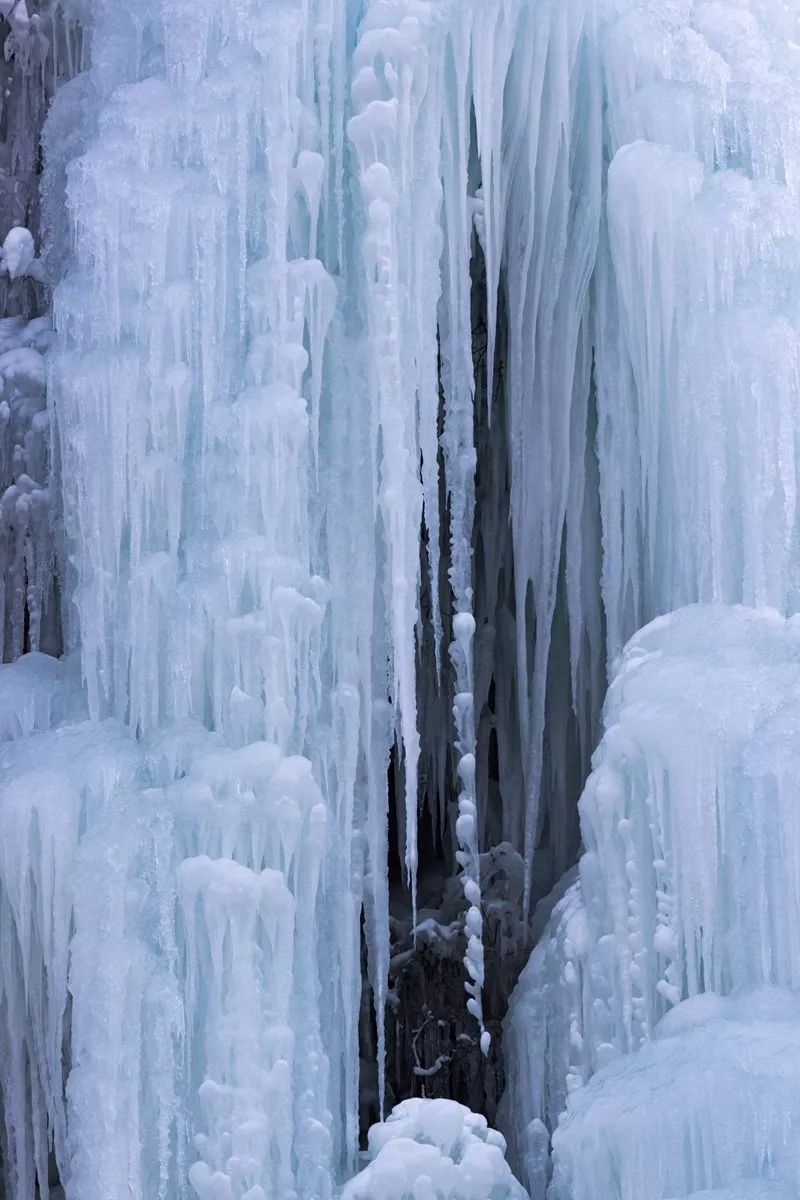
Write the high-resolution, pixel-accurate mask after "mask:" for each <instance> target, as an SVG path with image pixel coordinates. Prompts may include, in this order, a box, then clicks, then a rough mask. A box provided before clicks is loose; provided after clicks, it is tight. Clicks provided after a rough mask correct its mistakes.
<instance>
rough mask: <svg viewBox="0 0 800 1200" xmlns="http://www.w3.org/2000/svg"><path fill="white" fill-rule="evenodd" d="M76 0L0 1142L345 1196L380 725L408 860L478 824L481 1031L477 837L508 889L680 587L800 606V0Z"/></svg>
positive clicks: (411, 867)
mask: <svg viewBox="0 0 800 1200" xmlns="http://www.w3.org/2000/svg"><path fill="white" fill-rule="evenodd" d="M66 7H67V8H70V9H71V10H73V15H74V16H76V17H77V18H78V19H79V20H80V21H81V22H82V24H83V33H84V39H85V40H84V47H85V55H86V69H85V70H84V71H82V72H81V73H79V74H77V75H76V76H75V78H74V79H72V80H71V81H70V82H69V83H68V84H65V85H64V86H63V87H62V88H60V90H59V91H58V93H57V95H56V97H55V100H54V103H53V105H52V108H51V111H50V114H49V117H48V121H47V125H46V127H45V132H44V149H45V176H44V182H43V196H44V220H43V228H44V229H45V231H46V240H47V245H46V246H45V255H44V261H45V264H46V265H47V268H48V270H49V271H50V275H51V282H53V283H54V284H56V286H55V290H54V302H53V307H54V319H55V328H56V330H57V336H56V344H55V346H54V348H53V349H52V350H51V351H50V353H49V356H48V363H49V368H48V369H49V380H48V401H47V403H48V408H47V417H48V419H47V420H45V419H44V418H43V415H42V414H43V408H42V404H43V401H42V389H41V381H40V379H39V377H38V375H37V374H36V372H35V371H34V370H33V367H32V366H31V363H33V359H31V358H30V355H28V358H27V359H26V360H25V361H26V362H27V363H28V367H27V368H26V372H27V373H26V374H24V378H21V379H20V377H19V376H18V375H17V374H15V373H14V370H12V369H11V366H9V365H8V364H5V366H4V364H3V361H2V359H1V358H0V379H2V382H3V387H4V388H5V389H6V390H7V391H8V396H5V395H4V398H3V400H2V402H1V403H0V416H2V414H4V413H5V412H6V408H7V409H8V413H9V414H10V415H9V417H8V418H6V417H3V420H4V421H5V425H4V430H5V431H6V432H5V433H4V434H3V436H4V437H5V438H6V442H4V443H3V446H4V450H3V453H4V458H3V460H2V469H3V471H4V473H5V474H4V480H3V484H4V486H9V487H10V486H13V487H16V488H17V489H18V491H19V489H20V487H21V486H23V484H22V476H23V475H24V476H25V478H26V479H30V480H31V481H32V482H31V489H30V494H31V495H34V496H35V495H39V494H40V493H45V492H46V496H47V505H46V511H47V513H48V520H47V523H46V528H45V529H44V530H43V532H42V533H41V536H40V533H39V532H38V526H37V525H36V524H35V521H34V520H33V517H31V526H30V529H31V531H32V532H31V533H30V534H28V533H25V535H24V537H22V536H21V534H20V527H19V526H18V525H15V524H14V522H13V521H12V522H11V524H10V525H9V524H8V521H7V520H6V509H5V508H3V509H2V513H3V521H4V522H5V523H4V524H3V526H2V537H3V539H4V540H3V541H2V543H1V544H0V554H2V555H3V569H4V571H5V572H6V575H8V572H9V571H10V570H12V567H11V566H9V563H10V562H11V556H13V555H16V556H17V558H16V559H14V562H21V563H22V566H20V567H19V568H18V569H17V568H16V567H15V568H13V570H15V571H16V574H15V575H13V578H14V579H15V580H16V581H17V582H16V583H15V585H14V587H15V589H16V590H12V591H11V592H9V591H6V593H5V594H4V597H3V604H4V608H3V609H2V611H3V613H4V619H5V647H6V651H7V657H9V658H15V657H16V655H17V654H18V652H19V650H20V649H22V648H27V647H28V646H30V648H31V650H32V651H33V652H31V653H28V654H25V655H23V656H22V657H20V658H17V659H16V661H14V662H11V663H8V664H7V665H4V666H3V667H2V668H0V698H2V709H0V732H1V733H2V736H3V739H4V740H3V745H2V747H1V748H0V768H2V781H1V782H0V812H2V820H3V834H2V839H1V840H0V948H2V960H3V972H2V975H1V976H0V1089H2V1101H3V1129H2V1163H3V1169H4V1171H5V1174H6V1177H7V1180H8V1181H9V1183H8V1186H9V1187H10V1192H11V1195H12V1196H13V1198H14V1200H33V1197H34V1195H35V1194H36V1192H37V1188H38V1194H40V1195H41V1196H42V1197H44V1198H45V1200H46V1197H47V1195H48V1172H49V1168H50V1165H51V1164H50V1162H49V1159H50V1158H51V1152H52V1155H53V1156H54V1158H55V1163H56V1165H57V1168H58V1173H59V1176H60V1178H61V1180H62V1183H63V1185H64V1188H65V1191H66V1195H67V1197H68V1200H122V1198H123V1197H129V1196H133V1197H134V1198H135V1200H139V1198H140V1197H142V1198H143V1197H148V1198H150V1197H153V1198H155V1197H158V1200H175V1198H177V1197H184V1196H188V1195H190V1194H192V1193H194V1194H196V1195H197V1196H199V1197H200V1198H201V1200H219V1198H221V1197H224V1198H225V1200H228V1198H230V1200H290V1198H292V1197H297V1198H298V1200H301V1198H305V1200H324V1198H325V1197H327V1196H330V1195H331V1194H332V1192H333V1189H334V1186H335V1184H336V1182H337V1181H338V1180H340V1179H341V1178H343V1177H344V1176H345V1175H346V1174H347V1173H348V1172H351V1171H352V1169H353V1167H354V1165H355V1161H356V1153H357V1145H358V1012H359V998H360V993H361V944H360V939H361V925H362V913H363V914H364V928H365V933H366V941H367V948H368V963H369V975H370V983H371V987H372V991H373V994H374V997H375V1001H376V1012H377V1018H378V1019H377V1029H378V1049H379V1060H380V1063H379V1066H380V1064H382V1060H383V1053H384V1046H383V1021H382V1012H383V1008H384V1006H385V1004H386V1002H387V976H388V969H389V952H390V947H389V884H388V874H387V861H388V854H389V847H388V837H389V823H388V805H389V794H388V778H387V767H388V765H389V761H390V753H391V751H392V748H393V746H396V747H397V748H398V751H399V761H400V764H401V770H400V777H401V778H402V781H403V789H401V795H400V796H399V797H398V804H399V807H400V809H401V811H402V813H403V814H404V822H403V823H402V828H401V833H400V836H401V841H402V849H401V856H402V857H403V858H404V861H405V865H406V869H407V874H408V882H409V885H410V890H411V893H412V896H413V897H414V903H415V878H416V870H417V866H418V862H417V858H418V855H417V819H418V808H419V806H420V802H421V801H422V800H424V802H425V804H426V805H427V807H428V809H429V811H430V813H431V816H432V819H433V820H434V821H435V822H436V824H437V826H438V827H439V828H440V829H445V830H446V831H447V836H451V834H450V831H451V830H452V837H453V838H454V840H455V845H454V855H455V859H456V860H457V862H458V864H459V867H460V870H461V873H462V875H463V884H464V892H465V896H466V900H467V910H466V930H465V932H466V952H465V974H466V979H465V986H466V989H467V993H468V996H467V1001H466V1002H467V1004H468V1007H469V1010H470V1012H471V1013H472V1014H473V1015H474V1017H475V1018H476V1037H477V1038H478V1039H479V1040H480V1045H481V1049H482V1050H483V1052H484V1054H489V1053H490V1052H492V1050H491V1039H490V1035H489V1032H488V1030H486V1029H485V1028H484V1020H483V1007H482V999H481V994H482V986H483V982H484V961H483V955H484V950H483V942H482V935H483V916H482V912H481V887H480V872H479V849H481V848H485V847H486V846H487V845H488V844H489V843H490V842H500V841H506V842H509V843H511V845H512V846H515V847H516V848H517V849H518V850H519V851H520V853H521V854H522V855H523V856H524V861H525V891H524V898H523V912H522V913H521V914H520V919H521V920H526V919H527V917H528V914H529V912H530V910H531V906H532V902H533V901H534V900H535V899H536V898H538V896H539V895H540V894H541V891H542V890H543V888H546V887H548V886H549V885H550V883H552V882H553V880H554V879H555V878H557V877H558V876H559V875H560V874H561V873H562V872H563V871H564V870H565V869H566V868H567V867H568V866H569V865H570V863H571V862H572V861H573V860H574V855H575V851H576V849H577V841H578V830H577V821H576V817H575V813H574V805H575V799H576V794H577V785H579V783H580V776H581V773H582V771H583V769H584V766H585V764H586V762H587V759H588V755H589V753H590V751H591V748H592V744H593V741H594V738H595V734H596V730H597V725H598V718H599V708H600V704H601V701H602V697H603V692H604V687H605V678H606V663H607V661H610V660H611V659H613V658H614V656H616V654H617V653H618V652H619V650H620V649H621V647H622V646H623V645H624V643H625V642H626V640H627V639H628V637H629V636H630V635H631V634H632V633H633V632H634V631H635V630H636V629H637V628H638V627H639V626H640V625H642V624H643V623H644V622H645V621H646V620H648V619H649V618H650V617H651V616H653V615H654V614H656V613H659V612H665V611H668V610H671V609H673V608H675V607H676V606H678V605H680V604H683V603H687V602H692V601H699V600H702V601H710V600H713V601H718V600H721V601H724V602H728V603H731V602H744V603H750V604H764V603H770V604H773V605H774V606H776V607H777V608H779V609H781V610H784V611H786V610H788V609H791V608H792V607H794V605H795V602H796V598H797V587H798V584H800V579H798V578H796V575H797V566H798V556H797V552H796V551H797V529H796V500H797V476H798V471H797V461H796V456H797V448H796V447H797V433H798V424H800V421H798V417H797V404H796V401H797V394H798V380H797V368H798V363H797V345H798V341H797V330H798V325H799V324H800V306H798V297H797V295H796V289H794V288H793V286H792V284H791V275H792V270H793V269H794V268H795V267H797V266H800V262H798V259H800V218H798V216H797V213H798V212H799V211H800V209H798V206H797V199H798V191H800V143H798V142H797V141H796V140H795V141H794V142H793V141H792V137H791V132H792V130H795V129H796V128H797V127H798V118H799V117H800V101H799V100H798V92H797V88H796V85H793V84H792V82H791V81H792V80H793V79H795V78H796V77H797V73H798V62H797V56H798V51H797V45H798V43H800V28H798V18H797V16H792V15H791V14H790V13H789V12H788V11H787V10H786V8H785V7H781V6H780V5H778V4H777V3H775V4H770V3H767V0H751V3H750V4H749V5H745V4H744V3H742V4H740V5H735V4H734V3H733V0H713V2H707V3H705V2H703V3H701V2H698V3H694V4H693V3H692V0H675V2H674V3H670V4H664V3H661V2H660V0H654V2H653V3H650V2H649V0H474V2H473V0H468V2H465V0H437V2H434V0H370V2H369V3H367V4H366V5H360V4H349V3H346V2H345V0H308V3H307V4H305V5H303V6H298V5H297V4H295V3H294V2H293V0H270V2H269V3H265V2H264V0H232V2H230V3H220V2H219V0H143V2H142V3H140V4H139V5H137V6H132V5H130V4H129V3H128V2H127V0H107V3H105V4H103V5H97V6H95V5H92V4H90V3H78V0H71V3H70V4H68V5H66ZM362 9H363V11H362ZM0 10H1V6H0ZM759 21H760V22H761V23H760V24H759ZM501 98H502V103H501ZM478 284H479V286H478ZM476 297H478V298H479V299H481V305H480V308H481V311H480V312H477V313H476V307H477V305H476ZM484 325H485V331H486V336H485V342H486V345H485V352H484V353H482V354H480V355H479V354H477V353H476V341H477V340H479V339H477V338H476V330H477V329H479V328H481V327H483V326H484ZM12 332H13V336H14V337H15V338H16V339H17V340H16V341H15V343H14V345H15V347H16V349H14V351H13V353H14V354H16V355H17V358H16V359H15V360H14V362H15V363H16V362H21V361H22V360H21V359H20V358H19V355H20V353H21V350H20V347H21V348H22V349H31V348H33V350H34V352H35V353H36V354H37V355H38V354H39V349H44V348H45V342H46V340H47V335H46V331H45V330H43V328H41V327H39V326H36V327H35V328H27V329H25V330H22V329H21V328H19V329H18V328H17V327H15V329H14V330H13V331H9V336H11V333H12ZM3 336H4V337H5V334H4V335H3ZM37 339H38V340H37ZM37 347H38V348H37ZM35 365H36V371H38V370H39V365H38V360H37V364H35ZM754 397H755V398H756V400H757V402H754V401H753V398H754ZM4 405H5V407H3V406H4ZM476 431H477V432H476ZM47 434H49V435H50V436H49V439H48V438H47V437H46V435H47ZM48 444H49V450H48ZM479 451H480V455H479ZM481 456H482V457H481ZM9 463H10V464H12V466H13V464H16V465H15V466H13V471H12V466H8V464H9ZM476 464H479V465H480V471H479V473H478V476H477V479H476ZM23 468H24V470H23ZM10 471H11V472H12V474H11V475H9V472H10ZM14 471H15V472H16V474H14V473H13V472H14ZM45 475H46V476H47V478H45ZM6 476H8V478H6ZM34 477H35V478H34ZM34 484H35V485H36V486H35V487H34ZM24 487H28V484H27V483H25V484H24ZM476 493H477V503H476ZM506 493H508V494H509V495H510V513H509V507H508V504H507V502H506V501H505V497H506ZM7 494H8V493H7ZM15 502H16V501H15ZM4 503H5V501H4ZM22 508H23V509H24V510H25V511H26V512H30V513H33V511H34V508H35V503H34V501H33V500H31V502H30V503H29V504H23V505H22ZM9 530H10V531H9ZM421 531H422V537H423V542H424V553H423V554H422V555H421V552H420V537H421ZM37 538H38V539H39V541H37V540H36V539H37ZM40 543H41V549H40V548H39V546H40ZM20 546H22V547H23V548H22V549H20ZM20 554H22V556H23V557H22V559H20V558H19V555H20ZM26 555H27V556H28V557H25V556H26ZM48 556H49V557H48ZM53 559H55V560H56V561H57V564H58V568H57V575H58V581H59V587H58V588H57V589H55V588H53V587H52V577H50V576H48V577H47V578H44V577H43V578H39V577H38V576H36V580H35V588H34V591H33V592H32V591H31V588H32V584H31V572H32V571H34V573H35V571H39V569H40V568H39V564H41V563H46V564H48V569H49V564H50V563H51V562H52V561H53ZM28 564H34V567H31V566H30V565H28ZM13 570H12V574H13ZM423 598H424V600H425V603H424V604H423ZM54 609H57V610H58V622H57V623H58V625H59V627H60V634H59V636H60V637H61V638H62V639H63V645H64V647H65V653H64V655H63V656H62V657H61V658H60V659H58V660H56V659H54V658H50V657H47V656H45V655H43V654H40V653H37V652H35V651H36V642H35V640H34V631H35V630H38V628H39V625H40V620H39V618H40V615H41V614H43V613H45V612H46V613H47V617H46V620H48V621H52V620H54V615H53V614H54ZM423 614H424V615H423ZM42 619H43V620H44V619H45V618H44V617H42ZM26 627H27V628H28V629H29V634H28V635H27V636H28V640H27V642H26V640H25V638H26V635H25V633H24V630H25V628H26ZM43 648H47V647H43ZM447 648H449V662H448V661H447V659H448V654H447V653H446V649H447ZM423 651H424V652H423ZM490 739H492V740H493V741H494V742H495V743H496V746H497V760H498V761H497V773H498V775H499V783H498V782H497V781H496V780H492V779H490V767H489V758H490V756H489V753H488V750H487V747H488V745H489V741H490ZM576 763H577V764H578V766H577V768H576V765H575V764H576ZM490 794H492V795H494V796H495V802H494V803H493V804H490V803H488V802H486V798H487V797H488V796H489V795H490ZM454 797H455V798H454ZM451 810H452V811H451ZM544 830H546V831H547V836H546V839H543V831H544ZM662 999H664V1002H665V1003H666V1002H667V1000H668V999H669V998H668V997H663V996H662ZM559 1011H560V1010H559ZM380 1088H381V1093H383V1079H382V1074H381V1082H380ZM548 1103H549V1101H548ZM544 1115H546V1116H548V1118H552V1117H553V1115H554V1114H553V1112H551V1111H550V1110H548V1112H547V1113H545V1114H544ZM537 1119H538V1118H537Z"/></svg>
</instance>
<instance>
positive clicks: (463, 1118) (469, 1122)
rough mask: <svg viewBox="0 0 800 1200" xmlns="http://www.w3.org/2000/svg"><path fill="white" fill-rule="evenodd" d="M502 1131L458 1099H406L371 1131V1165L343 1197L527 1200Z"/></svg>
mask: <svg viewBox="0 0 800 1200" xmlns="http://www.w3.org/2000/svg"><path fill="white" fill-rule="evenodd" d="M505 1149H506V1144H505V1140H504V1138H503V1136H502V1134H500V1133H498V1132H497V1130H496V1129H489V1128H488V1126H487V1124H486V1118H485V1117H481V1116H479V1115H478V1114H477V1113H473V1112H470V1110H469V1109H468V1108H465V1107H464V1105H463V1104H456V1103H455V1102H454V1101H452V1100H422V1099H413V1100H404V1101H403V1103H402V1104H398V1105H397V1107H396V1108H395V1109H394V1110H393V1111H392V1112H391V1113H390V1115H389V1117H388V1118H387V1120H386V1121H383V1122H381V1123H380V1124H379V1125H373V1127H372V1128H371V1129H370V1131H369V1159H370V1162H369V1164H368V1165H367V1166H366V1167H365V1168H364V1169H363V1171H361V1172H359V1174H358V1175H356V1176H355V1177H354V1178H353V1179H351V1180H350V1181H349V1182H348V1183H347V1184H346V1186H345V1188H344V1189H343V1191H342V1200H486V1197H488V1196H491V1197H492V1200H524V1197H525V1192H524V1191H523V1189H522V1188H521V1187H520V1185H519V1184H518V1183H517V1181H516V1179H515V1178H514V1176H513V1175H512V1174H511V1170H510V1168H509V1166H508V1163H507V1162H506V1160H505Z"/></svg>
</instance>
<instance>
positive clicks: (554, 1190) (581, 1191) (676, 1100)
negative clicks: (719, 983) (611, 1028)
mask: <svg viewBox="0 0 800 1200" xmlns="http://www.w3.org/2000/svg"><path fill="white" fill-rule="evenodd" d="M798 1052H800V998H798V996H797V994H795V993H791V992H787V991H784V990H779V989H764V990H760V991H756V992H753V993H750V994H744V995H740V996H739V997H737V998H735V999H733V998H727V999H725V998H722V997H720V996H716V995H714V994H712V993H710V992H709V993H706V994H705V995H703V996H697V997H695V998H694V999H693V1000H685V1001H684V1002H683V1003H682V1004H680V1005H679V1006H678V1007H677V1008H675V1009H673V1011H672V1012H671V1013H670V1014H669V1015H668V1016H667V1017H665V1018H664V1020H663V1021H662V1022H661V1024H660V1025H659V1026H658V1028H657V1030H656V1031H655V1039H654V1040H653V1041H651V1042H650V1043H648V1044H647V1045H646V1046H643V1047H642V1048H641V1049H640V1050H638V1051H637V1052H636V1053H635V1054H633V1055H631V1056H628V1057H626V1058H623V1059H620V1060H618V1061H617V1062H616V1063H614V1064H613V1065H612V1066H609V1067H606V1068H604V1069H603V1070H602V1071H600V1072H599V1073H598V1074H597V1075H595V1076H594V1078H593V1079H592V1080H591V1081H590V1082H589V1083H588V1084H587V1085H586V1086H585V1087H583V1088H579V1089H578V1090H577V1091H575V1092H573V1093H572V1095H571V1096H570V1099H569V1102H568V1105H567V1111H566V1114H565V1115H564V1116H563V1117H562V1119H561V1123H560V1125H559V1127H558V1130H557V1131H556V1133H555V1136H554V1138H553V1146H554V1163H555V1170H554V1176H553V1183H552V1187H551V1189H550V1192H549V1194H550V1195H551V1196H552V1197H553V1198H554V1200H662V1197H679V1196H689V1195H695V1193H699V1194H700V1195H703V1196H706V1195H710V1196H713V1197H716V1196H719V1195H721V1196H727V1197H732V1196H741V1197H743V1198H747V1200H757V1198H760V1197H762V1196H763V1197H765V1198H766V1197H771V1196H775V1197H789V1196H792V1195H796V1187H797V1177H798V1175H797V1172H798V1165H799V1164H798V1132H799V1131H800V1130H799V1126H800V1087H799V1086H798V1080H797V1062H798ZM759 1180H761V1182H759ZM706 1187H713V1188H714V1189H720V1188H721V1189H722V1190H721V1191H718V1190H713V1191H710V1192H705V1191H703V1190H702V1189H704V1188H706ZM726 1189H727V1190H726Z"/></svg>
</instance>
